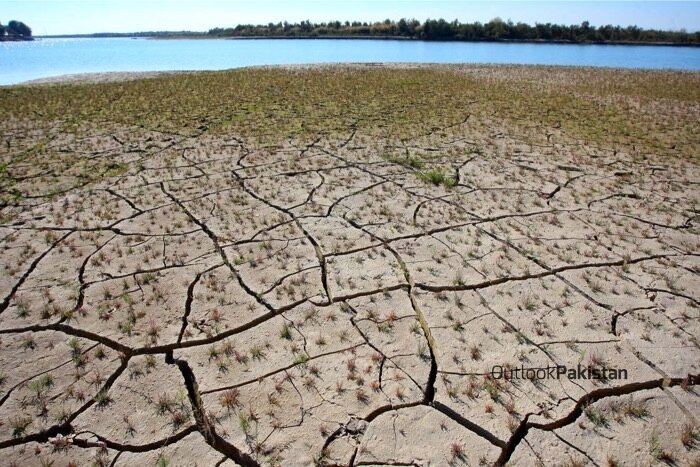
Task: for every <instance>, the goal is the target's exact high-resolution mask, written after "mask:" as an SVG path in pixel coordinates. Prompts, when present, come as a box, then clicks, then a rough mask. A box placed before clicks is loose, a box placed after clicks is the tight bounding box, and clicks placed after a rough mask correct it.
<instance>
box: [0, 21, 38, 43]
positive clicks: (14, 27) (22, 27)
mask: <svg viewBox="0 0 700 467" xmlns="http://www.w3.org/2000/svg"><path fill="white" fill-rule="evenodd" d="M31 37H32V30H31V28H30V27H29V26H27V25H26V24H24V23H23V22H21V21H15V20H12V21H10V22H9V23H7V26H3V24H2V23H0V40H7V39H17V40H26V39H31Z"/></svg>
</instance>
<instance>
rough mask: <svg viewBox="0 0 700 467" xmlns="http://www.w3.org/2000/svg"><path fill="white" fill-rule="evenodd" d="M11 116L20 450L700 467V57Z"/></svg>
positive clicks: (40, 460)
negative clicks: (693, 65) (698, 65)
mask: <svg viewBox="0 0 700 467" xmlns="http://www.w3.org/2000/svg"><path fill="white" fill-rule="evenodd" d="M0 108H2V109H3V115H4V117H3V120H2V122H0V135H1V139H2V140H1V141H0V144H1V146H2V152H1V156H0V157H1V158H2V160H1V161H0V163H1V165H0V195H1V196H2V198H1V200H0V203H1V204H0V207H1V210H0V255H1V256H0V264H1V266H2V274H1V275H0V455H1V456H2V459H3V462H2V463H3V464H4V465H17V466H25V465H56V466H59V465H61V466H65V465H81V466H82V465H160V466H165V465H187V466H191V465H200V466H209V465H236V464H240V465H314V464H316V465H357V466H359V465H374V466H379V465H448V464H449V465H494V464H495V465H505V464H508V465H570V466H577V465H608V466H612V465H652V464H657V463H658V464H661V463H669V464H677V465H696V466H697V465H699V462H700V453H699V451H698V444H699V443H700V438H699V435H698V433H699V431H698V418H700V417H699V416H700V398H699V397H698V395H699V394H698V391H699V389H698V386H697V383H698V380H697V375H698V372H699V371H698V366H699V365H700V363H699V362H700V349H699V347H698V334H699V332H700V326H699V325H698V319H699V317H700V311H699V306H700V281H699V280H698V274H699V273H700V258H699V257H698V255H699V253H700V238H699V237H698V225H699V223H700V218H699V211H698V209H699V204H698V202H699V201H700V190H699V189H698V183H699V182H700V167H699V165H698V153H699V152H700V136H699V135H700V132H699V131H698V130H699V128H698V123H697V122H698V121H699V120H700V75H699V74H697V73H672V72H641V71H620V70H592V69H575V68H538V67H490V66H470V67H445V66H442V67H416V68H412V67H407V66H402V67H395V68H392V67H364V66H352V67H321V68H313V67H311V68H303V67H300V68H288V69H249V70H237V71H228V72H216V73H201V74H187V75H181V76H161V77H157V78H153V79H142V80H133V81H128V82H110V83H96V84H66V85H52V86H31V87H12V88H5V89H0ZM495 366H497V367H502V368H505V369H516V368H548V367H556V366H559V367H567V368H569V369H572V368H578V366H581V367H582V368H586V369H588V368H594V369H596V370H597V371H598V372H602V373H605V375H606V376H607V378H605V379H591V378H580V377H578V378H570V377H569V376H571V375H561V377H559V378H556V377H551V378H525V379H520V378H517V377H511V378H507V379H506V378H500V379H499V378H498V377H497V376H498V373H497V374H495V375H494V374H493V373H492V370H493V368H494V367H495ZM625 373H626V375H625ZM624 376H626V378H625V377H624Z"/></svg>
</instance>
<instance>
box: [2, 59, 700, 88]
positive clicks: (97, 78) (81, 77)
mask: <svg viewBox="0 0 700 467" xmlns="http://www.w3.org/2000/svg"><path fill="white" fill-rule="evenodd" d="M361 68H393V69H400V70H405V69H415V68H437V69H453V70H454V69H462V70H479V69H486V68H490V69H493V68H499V69H503V70H507V69H530V70H536V69H557V70H567V69H579V70H590V71H592V72H595V71H596V70H618V69H617V68H609V67H589V66H570V65H528V64H494V63H412V62H351V63H308V64H307V63H303V64H285V65H253V66H245V67H237V68H228V69H223V70H174V71H107V72H98V73H72V74H66V75H58V76H50V77H47V78H38V79H33V80H29V81H23V82H21V83H16V84H11V85H8V86H0V87H12V86H33V85H51V84H68V83H74V84H89V83H113V82H122V81H132V80H139V79H151V78H160V77H163V76H172V75H183V74H206V73H220V72H226V71H232V70H243V69H248V70H255V69H258V70H267V69H273V70H274V69H289V70H305V69H319V70H323V69H361ZM619 71H621V72H641V73H669V72H670V73H688V74H697V73H700V71H697V70H662V69H658V70H657V69H654V70H647V69H639V70H637V69H629V68H619Z"/></svg>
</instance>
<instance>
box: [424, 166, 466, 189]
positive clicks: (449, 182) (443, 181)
mask: <svg viewBox="0 0 700 467" xmlns="http://www.w3.org/2000/svg"><path fill="white" fill-rule="evenodd" d="M418 178H419V179H421V180H423V181H424V182H426V183H431V184H433V185H442V186H444V187H446V188H452V187H454V186H456V185H457V180H455V179H454V178H452V177H450V176H449V175H447V174H445V172H443V171H442V170H441V169H432V170H428V171H427V172H419V173H418Z"/></svg>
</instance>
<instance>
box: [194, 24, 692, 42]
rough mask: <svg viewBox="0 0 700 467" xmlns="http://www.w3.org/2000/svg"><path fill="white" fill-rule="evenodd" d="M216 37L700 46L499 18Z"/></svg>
mask: <svg viewBox="0 0 700 467" xmlns="http://www.w3.org/2000/svg"><path fill="white" fill-rule="evenodd" d="M207 34H208V35H209V36H214V37H346V36H347V37H390V38H406V39H423V40H454V41H546V42H573V43H586V42H590V43H596V42H598V43H600V42H605V43H626V42H638V43H671V44H695V45H700V31H699V32H694V33H689V32H686V31H685V30H680V31H664V30H658V29H642V28H639V27H637V26H627V27H622V26H613V25H605V26H599V27H595V26H591V25H590V23H589V22H588V21H584V22H583V23H581V24H578V25H570V26H566V25H561V24H552V23H545V24H540V23H536V24H535V25H534V26H530V25H529V24H526V23H521V22H518V23H513V22H512V21H510V20H509V21H503V20H502V19H500V18H494V19H492V20H491V21H489V22H488V23H480V22H478V21H477V22H473V23H461V22H459V21H457V20H454V21H445V20H444V19H428V20H426V21H424V22H423V23H421V22H420V21H418V20H415V19H400V20H399V21H391V20H388V19H387V20H385V21H382V22H376V23H368V22H360V21H352V22H350V21H345V22H341V21H330V22H327V23H312V22H310V21H308V20H307V21H302V22H300V23H288V22H286V21H285V22H280V23H269V24H267V25H252V24H241V25H238V26H236V27H234V28H214V29H210V30H209V31H208V33H207Z"/></svg>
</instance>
